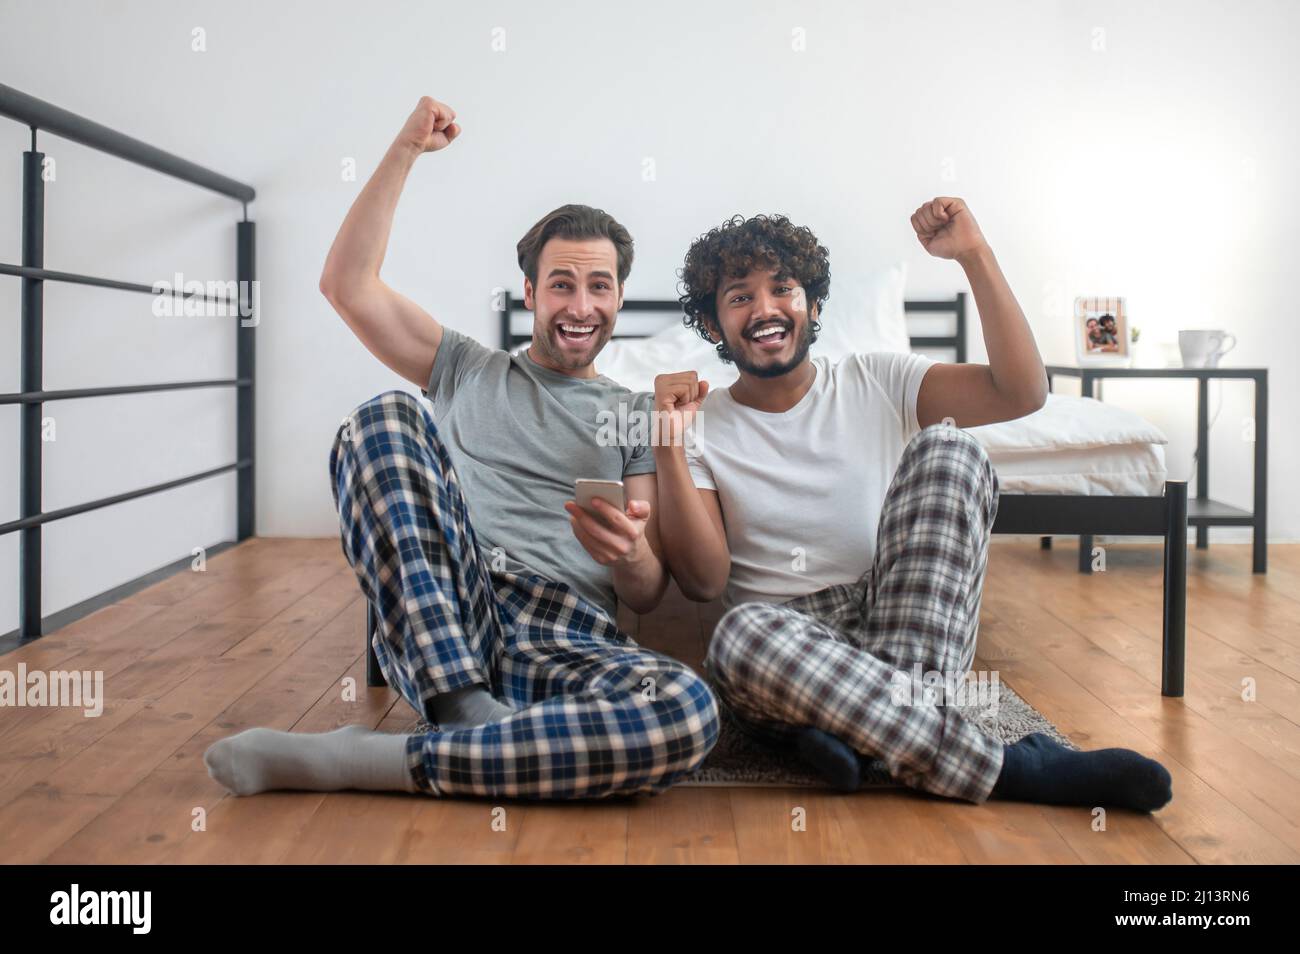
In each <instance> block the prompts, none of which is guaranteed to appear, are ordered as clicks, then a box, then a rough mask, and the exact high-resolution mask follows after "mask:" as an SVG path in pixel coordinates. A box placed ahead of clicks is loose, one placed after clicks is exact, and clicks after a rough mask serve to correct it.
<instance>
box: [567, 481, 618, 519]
mask: <svg viewBox="0 0 1300 954" xmlns="http://www.w3.org/2000/svg"><path fill="white" fill-rule="evenodd" d="M573 488H574V489H573V501H574V503H576V504H577V505H578V506H579V507H581V508H582V509H583V510H587V511H590V512H591V513H593V514H597V515H599V511H597V510H596V508H595V507H594V506H592V501H593V500H595V499H596V498H597V497H599V498H600V499H601V500H604V501H606V502H607V503H609V504H610V505H612V506H614V507H617V508H618V509H619V512H620V513H622V512H626V510H627V501H626V499H625V495H624V493H623V481H621V480H575V481H574V482H573Z"/></svg>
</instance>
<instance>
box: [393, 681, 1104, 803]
mask: <svg viewBox="0 0 1300 954" xmlns="http://www.w3.org/2000/svg"><path fill="white" fill-rule="evenodd" d="M996 688H997V691H996V693H994V692H989V693H987V694H986V697H985V698H984V699H983V700H981V701H980V702H978V703H974V704H971V705H955V706H954V708H955V709H957V710H958V711H959V712H960V713H961V714H962V715H963V716H964V717H965V718H966V719H967V721H970V722H973V723H974V724H975V725H977V726H979V727H980V728H981V729H983V730H984V731H985V732H987V733H988V734H989V735H992V736H994V737H995V738H998V739H1001V740H1002V741H1003V742H1006V743H1012V742H1016V741H1018V740H1019V739H1021V738H1023V737H1024V736H1026V735H1029V734H1030V733H1032V732H1045V733H1047V734H1048V735H1050V736H1051V737H1052V738H1054V739H1056V741H1058V742H1060V743H1061V744H1062V745H1065V746H1067V747H1069V748H1072V749H1077V748H1078V746H1076V745H1075V744H1074V743H1073V742H1071V741H1070V740H1069V739H1068V738H1066V737H1065V736H1063V735H1062V734H1061V733H1060V732H1058V731H1057V729H1056V727H1055V726H1054V725H1052V723H1051V722H1049V721H1048V720H1047V718H1046V716H1044V715H1043V714H1042V713H1041V712H1039V711H1038V710H1037V709H1035V708H1034V707H1033V706H1031V705H1030V704H1029V703H1027V702H1025V700H1024V699H1022V698H1020V696H1019V695H1018V694H1017V693H1016V692H1015V690H1013V689H1012V688H1011V687H1010V686H1008V685H1007V684H1006V683H998V684H997V687H996ZM971 695H972V696H974V693H972V694H971ZM405 731H406V732H407V733H423V732H435V731H437V727H436V726H433V725H430V724H429V723H428V722H426V721H425V720H423V719H417V720H416V721H415V722H414V723H413V724H412V726H411V727H410V728H408V729H406V730H405ZM677 784H678V785H698V786H706V785H712V786H726V787H731V788H766V787H776V788H791V787H796V788H826V787H827V786H826V783H825V782H823V781H822V780H821V779H820V778H818V777H817V776H816V775H814V774H813V773H812V772H811V771H810V769H809V768H808V767H807V766H806V765H805V764H804V762H803V760H802V759H801V758H799V756H798V754H797V753H794V752H788V751H786V750H784V749H782V748H779V747H777V746H775V745H772V744H770V743H769V742H767V741H766V740H763V739H759V738H755V737H754V736H752V735H750V734H749V733H747V732H746V731H745V730H744V729H742V728H740V724H739V723H738V722H737V721H736V720H735V719H734V718H733V717H732V716H731V714H730V713H729V712H728V711H727V710H726V707H723V710H722V718H721V726H720V730H719V733H718V743H717V745H715V746H714V747H713V751H712V752H710V753H709V757H708V758H707V759H705V760H704V764H703V765H701V766H700V767H699V768H698V769H696V770H695V771H694V772H692V773H691V774H690V775H688V776H686V777H685V778H684V779H682V780H681V781H679V782H677ZM862 785H863V787H864V788H899V787H901V786H900V785H899V784H898V783H897V782H895V781H894V780H893V779H892V778H890V776H889V773H888V772H887V771H886V770H885V765H884V763H883V762H880V761H878V760H874V759H873V760H871V762H870V763H869V764H867V765H865V766H864V768H863V772H862Z"/></svg>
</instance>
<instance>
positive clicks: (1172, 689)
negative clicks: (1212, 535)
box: [1160, 480, 1187, 696]
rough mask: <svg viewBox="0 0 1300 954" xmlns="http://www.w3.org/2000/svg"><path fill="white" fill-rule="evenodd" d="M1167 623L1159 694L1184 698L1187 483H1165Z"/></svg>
mask: <svg viewBox="0 0 1300 954" xmlns="http://www.w3.org/2000/svg"><path fill="white" fill-rule="evenodd" d="M1165 518H1166V524H1165V623H1164V641H1163V646H1162V649H1161V654H1160V658H1161V669H1162V672H1161V674H1160V694H1161V695H1164V696H1181V695H1182V694H1183V675H1184V668H1185V662H1186V648H1187V482H1186V481H1182V480H1171V481H1168V482H1166V484H1165Z"/></svg>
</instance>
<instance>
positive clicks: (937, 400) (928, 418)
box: [912, 198, 1047, 427]
mask: <svg viewBox="0 0 1300 954" xmlns="http://www.w3.org/2000/svg"><path fill="white" fill-rule="evenodd" d="M912 226H913V228H915V229H916V234H917V238H918V239H919V240H920V242H921V244H922V245H923V246H924V247H925V249H926V251H928V252H929V253H930V254H931V255H935V256H937V257H939V258H954V259H956V260H957V262H958V264H960V265H961V267H962V269H963V271H965V273H966V278H967V280H968V281H969V282H970V286H971V292H972V293H973V294H974V296H975V306H976V308H977V309H978V310H979V315H980V324H981V325H982V326H983V329H984V344H985V347H986V349H987V351H988V354H989V363H988V364H986V365H985V364H937V365H935V366H934V367H932V368H931V369H930V370H929V371H928V372H926V375H925V378H924V379H923V380H922V381H921V390H920V393H919V394H918V395H917V402H916V403H917V407H916V417H917V422H918V423H919V424H920V425H921V426H922V427H926V426H928V425H930V424H937V423H939V422H940V421H942V420H944V419H945V418H951V419H952V420H953V421H954V422H955V423H956V426H957V427H975V426H977V425H979V424H993V423H996V422H998V421H1009V420H1013V419H1014V418H1017V417H1024V416H1025V415H1026V414H1032V413H1033V412H1034V411H1037V410H1038V409H1039V408H1040V407H1042V406H1043V404H1044V402H1045V401H1046V400H1047V371H1046V369H1045V368H1044V367H1043V359H1042V358H1041V357H1040V356H1039V354H1038V346H1037V345H1036V344H1035V343H1034V334H1033V332H1032V331H1031V330H1030V328H1029V322H1027V321H1026V320H1025V314H1024V312H1023V311H1021V309H1020V304H1019V303H1018V302H1017V301H1016V296H1015V294H1014V293H1013V292H1012V291H1011V286H1010V285H1009V284H1007V280H1006V277H1005V276H1004V275H1003V274H1002V269H1001V268H1000V267H999V266H998V262H997V259H996V258H995V257H994V255H993V250H992V248H990V247H989V244H988V242H987V241H985V239H984V236H983V234H982V233H981V232H980V230H979V226H978V225H977V224H976V222H975V219H974V217H973V216H972V215H971V213H970V210H969V209H967V208H966V204H965V203H964V202H963V201H962V200H961V199H951V198H937V199H935V200H934V201H932V202H930V203H928V204H926V205H923V206H921V208H919V209H917V210H916V213H915V214H914V215H913V216H912Z"/></svg>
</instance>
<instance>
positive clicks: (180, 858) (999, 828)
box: [0, 539, 1300, 864]
mask: <svg viewBox="0 0 1300 954" xmlns="http://www.w3.org/2000/svg"><path fill="white" fill-rule="evenodd" d="M1075 559H1076V558H1075V552H1074V549H1073V544H1072V541H1069V542H1068V545H1067V541H1060V542H1058V547H1057V549H1055V550H1053V551H1040V550H1039V549H1038V547H1037V545H1036V543H1019V542H1012V543H1008V542H1004V541H999V542H997V543H995V545H994V546H993V548H992V555H991V557H990V562H989V570H988V578H987V582H986V588H985V597H984V609H983V617H982V624H981V630H980V643H979V649H980V651H979V654H978V658H977V661H976V666H977V668H982V669H992V670H997V671H998V672H999V674H1000V678H1001V679H1002V681H1004V682H1006V683H1009V684H1010V685H1012V686H1013V687H1014V688H1015V689H1016V691H1017V692H1019V693H1020V694H1021V695H1022V696H1023V697H1024V698H1025V699H1027V700H1028V701H1029V702H1030V703H1031V704H1033V705H1034V706H1036V707H1037V708H1038V709H1039V710H1040V711H1042V712H1043V713H1044V714H1045V715H1046V716H1047V717H1048V718H1049V719H1051V720H1052V721H1053V722H1054V723H1055V724H1056V725H1057V726H1058V727H1059V728H1060V729H1061V731H1062V732H1064V733H1065V734H1066V735H1068V736H1069V737H1070V738H1071V739H1073V740H1074V741H1075V742H1076V743H1078V744H1079V745H1080V746H1082V747H1084V748H1103V747H1107V746H1125V747H1129V748H1134V749H1137V750H1139V751H1141V752H1143V753H1145V754H1147V755H1150V756H1152V757H1154V758H1157V759H1159V760H1160V761H1161V762H1163V763H1164V764H1165V765H1166V766H1167V767H1168V769H1169V771H1170V772H1171V773H1172V775H1173V779H1174V801H1173V802H1172V803H1171V804H1170V805H1169V806H1168V807H1167V808H1165V809H1164V810H1162V811H1161V812H1159V813H1158V814H1156V815H1154V816H1142V815H1135V814H1131V813H1125V812H1122V811H1119V810H1115V811H1111V812H1110V813H1109V815H1108V817H1107V818H1106V819H1105V830H1104V831H1096V830H1094V822H1093V818H1092V815H1091V813H1090V811H1089V810H1088V809H1085V808H1077V809H1075V808H1053V807H1039V806H1034V805H1022V804H1012V803H1003V802H989V803H986V804H984V805H981V806H975V805H969V804H965V803H960V802H948V801H944V800H941V799H936V798H930V797H926V796H922V795H917V794H914V793H910V792H905V791H875V792H864V793H860V794H857V795H851V796H844V795H838V794H830V793H826V794H821V793H813V792H809V791H807V790H792V789H752V788H751V789H742V788H735V789H719V788H678V789H674V790H671V791H669V792H667V793H665V794H663V795H660V796H656V797H653V798H638V799H622V800H615V801H608V802H595V803H582V804H530V803H523V802H505V803H493V802H487V801H476V800H446V799H434V798H429V797H425V796H416V795H396V794H395V795H371V794H357V793H341V794H331V795H320V794H297V793H275V794H268V795H261V796H256V797H253V798H235V797H232V796H228V795H226V794H225V793H224V791H223V790H222V789H221V788H220V786H218V785H217V784H216V783H215V782H213V781H212V780H211V779H210V778H209V777H208V774H207V772H206V770H205V769H204V766H203V762H202V753H203V750H204V749H205V748H206V747H207V746H208V745H209V744H210V743H211V742H212V741H214V740H215V739H218V738H221V737H223V736H226V735H229V734H231V733H233V732H236V731H238V730H241V729H244V728H247V727H250V726H270V727H274V728H279V729H292V730H293V731H296V732H319V731H326V730H329V729H333V728H336V727H338V726H341V725H345V724H348V723H362V724H365V725H367V726H378V727H380V728H383V729H388V730H393V731H397V730H400V729H402V728H405V727H406V726H408V725H409V724H410V722H411V721H412V718H413V715H414V713H413V710H411V709H410V707H409V706H408V705H407V704H406V703H405V702H404V701H401V700H400V699H398V698H397V696H396V695H395V694H394V693H393V692H392V691H390V690H387V689H383V690H378V689H366V688H365V679H364V659H363V657H362V654H361V653H362V648H363V646H362V641H363V635H362V634H363V629H364V616H363V606H364V604H363V602H362V598H361V595H360V591H359V589H358V587H357V583H356V579H355V577H354V576H353V574H352V570H351V568H349V567H348V565H347V564H346V562H345V561H344V559H343V556H342V553H341V550H340V547H339V544H338V540H337V539H322V540H288V539H256V540H251V541H248V542H246V543H244V544H243V545H241V546H239V547H235V548H232V549H230V550H227V551H225V552H223V553H221V554H219V555H218V556H216V557H214V558H212V559H211V560H210V561H209V562H208V565H207V569H206V571H205V572H202V573H193V572H185V573H182V574H180V575H178V576H175V577H172V578H170V579H168V580H165V581H163V582H161V583H159V584H157V585H155V586H153V587H151V588H149V589H147V590H144V591H142V592H140V593H138V594H136V595H134V596H132V597H130V598H128V599H125V600H123V601H121V602H120V603H117V604H114V605H112V606H109V607H106V608H104V609H102V610H100V611H99V612H97V613H95V614H93V615H92V616H88V617H86V618H84V619H82V620H80V621H78V622H76V623H74V624H72V625H70V626H68V627H66V628H64V629H63V630H61V631H59V632H56V633H52V634H50V635H48V636H46V637H45V638H43V639H41V640H40V641H38V642H36V643H34V644H31V645H29V646H26V647H24V648H22V649H20V650H18V651H16V652H13V653H10V654H8V655H6V656H3V657H0V668H3V669H8V670H11V671H16V669H17V667H18V664H19V663H20V662H22V663H25V664H26V666H27V669H28V671H29V672H30V671H32V670H35V669H40V670H51V669H77V670H102V671H103V673H104V678H105V689H106V696H107V701H106V704H105V710H104V713H103V715H101V716H100V717H98V718H86V717H84V715H83V714H82V711H81V710H80V709H68V708H23V709H8V708H6V709H0V860H3V861H5V862H41V861H48V862H64V863H67V862H71V863H104V862H115V863H131V862H167V863H170V862H325V863H335V862H472V863H476V862H486V863H498V862H600V863H616V864H617V863H624V862H627V863H646V862H724V863H729V862H743V863H755V862H904V863H906V862H956V863H961V862H1030V863H1040V862H1047V863H1067V864H1073V863H1097V862H1101V863H1107V862H1137V863H1144V862H1168V863H1188V864H1191V863H1196V862H1200V863H1210V864H1222V863H1257V862H1297V861H1300V794H1298V793H1300V546H1274V547H1271V548H1270V570H1269V574H1268V575H1267V576H1266V577H1256V576H1252V574H1251V573H1250V571H1249V567H1250V551H1249V548H1248V547H1246V546H1236V545H1220V544H1215V545H1213V546H1212V547H1211V549H1210V550H1209V551H1192V552H1191V554H1190V556H1189V580H1188V614H1187V615H1188V620H1189V626H1188V636H1187V644H1188V645H1187V658H1188V672H1187V694H1186V696H1185V697H1184V698H1182V699H1166V698H1163V697H1162V696H1161V695H1160V689H1159V671H1160V665H1159V663H1160V641H1159V633H1160V576H1161V571H1160V553H1159V549H1158V548H1157V547H1155V546H1133V545H1127V546H1113V547H1110V548H1108V552H1107V564H1108V568H1107V571H1106V572H1104V573H1098V574H1095V575H1093V576H1091V577H1085V576H1080V575H1079V574H1077V573H1076V572H1075V570H1074V565H1075ZM701 609H703V610H704V611H703V612H700V610H701ZM718 612H719V611H718V608H717V607H716V606H709V607H704V608H701V607H698V606H697V605H696V604H691V603H687V602H685V601H684V600H682V599H681V597H680V596H679V595H676V594H675V593H674V598H673V599H672V600H671V601H670V602H668V603H667V604H666V605H664V606H662V607H660V609H659V610H657V611H656V612H655V613H654V614H652V615H651V616H647V617H642V618H640V619H638V618H636V617H628V618H627V619H625V620H624V624H625V626H626V628H627V629H628V630H629V631H631V632H633V633H634V634H635V635H637V638H638V640H639V641H640V642H642V643H644V644H646V645H650V646H653V647H655V648H658V649H662V650H663V651H665V652H670V653H672V654H674V655H677V656H679V657H680V658H683V659H685V660H686V661H688V662H690V663H692V664H693V665H697V666H698V664H699V662H700V660H701V658H702V656H703V652H704V647H705V640H706V639H707V636H708V632H709V630H710V629H711V624H712V622H713V621H714V620H716V617H717V615H718ZM347 678H351V679H353V680H355V681H356V686H357V691H356V699H355V701H349V700H348V699H347V698H345V692H344V686H345V680H346V679H347ZM1247 680H1250V681H1251V682H1250V683H1249V685H1253V688H1254V700H1253V701H1249V702H1247V701H1243V698H1242V696H1243V685H1245V684H1247V683H1246V681H1247ZM795 808H802V809H804V817H805V818H806V830H805V831H794V830H792V828H793V826H792V824H791V820H792V812H793V811H794V809H795ZM501 809H504V813H502V811H501ZM502 821H504V830H499V829H501V828H502V827H503V826H502V825H501V824H500V823H501V822H502ZM494 822H495V823H496V824H494Z"/></svg>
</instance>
